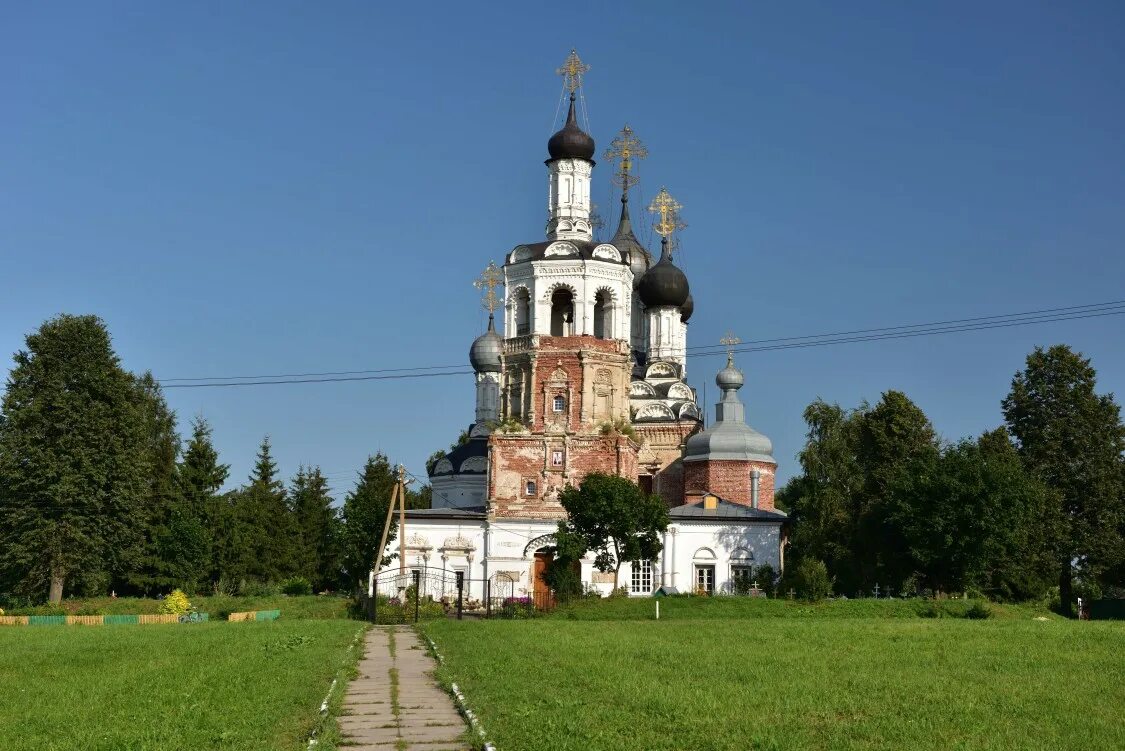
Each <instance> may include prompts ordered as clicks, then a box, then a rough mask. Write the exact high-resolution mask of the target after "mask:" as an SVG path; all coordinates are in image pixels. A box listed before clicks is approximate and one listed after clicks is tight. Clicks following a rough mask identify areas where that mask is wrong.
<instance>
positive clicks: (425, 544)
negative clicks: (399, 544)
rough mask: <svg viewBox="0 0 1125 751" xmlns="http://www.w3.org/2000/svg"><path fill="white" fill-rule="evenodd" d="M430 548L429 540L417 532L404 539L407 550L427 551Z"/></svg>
mask: <svg viewBox="0 0 1125 751" xmlns="http://www.w3.org/2000/svg"><path fill="white" fill-rule="evenodd" d="M431 547H432V546H431V545H430V541H429V539H428V538H427V537H426V536H425V535H422V534H419V533H418V532H415V533H414V534H412V535H410V537H407V538H406V549H407V550H429V549H430V548H431Z"/></svg>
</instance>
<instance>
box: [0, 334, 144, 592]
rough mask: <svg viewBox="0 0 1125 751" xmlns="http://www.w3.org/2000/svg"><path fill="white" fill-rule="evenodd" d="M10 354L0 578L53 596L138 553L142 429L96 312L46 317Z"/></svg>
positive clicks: (136, 402)
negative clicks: (24, 346)
mask: <svg viewBox="0 0 1125 751" xmlns="http://www.w3.org/2000/svg"><path fill="white" fill-rule="evenodd" d="M14 359H15V368H14V369H13V370H12V371H11V373H10V374H9V376H8V387H7V391H6V393H5V394H4V399H3V403H2V405H0V579H2V580H3V581H5V582H7V586H8V587H10V588H11V589H12V590H13V591H15V592H18V593H20V594H23V595H26V596H30V597H32V598H41V597H43V596H44V595H49V599H50V601H51V602H59V601H60V600H61V599H62V596H63V593H64V592H65V591H66V590H67V589H74V588H75V586H74V585H75V584H76V583H77V582H79V581H80V580H82V579H86V581H88V582H89V581H92V580H95V579H99V580H100V582H101V584H103V585H104V583H105V582H106V581H107V580H108V577H110V576H114V575H121V574H124V573H125V572H126V571H127V569H128V568H129V567H130V566H132V565H135V563H136V561H137V560H138V558H139V557H140V555H141V552H142V545H143V540H144V533H145V531H146V527H145V525H146V524H147V523H148V519H147V515H146V514H145V513H144V511H143V504H144V502H145V499H146V498H148V497H150V494H151V492H152V489H153V477H152V474H151V472H150V463H149V462H150V458H151V453H150V451H149V449H150V433H149V431H148V430H147V426H146V422H145V417H144V411H143V408H142V405H141V400H140V398H139V397H138V390H137V388H136V383H135V381H134V379H133V377H132V376H131V375H130V374H129V373H127V372H125V371H124V370H123V369H122V368H121V365H120V361H119V360H118V358H117V355H116V354H115V353H114V351H113V347H112V344H111V341H110V335H109V332H108V331H107V330H106V327H105V324H104V323H103V322H102V321H101V320H100V319H99V318H97V317H96V316H73V315H61V316H59V317H58V318H54V319H52V320H50V321H47V322H46V323H44V324H43V325H42V327H40V329H39V330H38V331H37V332H36V333H34V334H31V335H29V336H28V337H27V349H26V350H22V351H20V352H17V353H16V355H15V358H14Z"/></svg>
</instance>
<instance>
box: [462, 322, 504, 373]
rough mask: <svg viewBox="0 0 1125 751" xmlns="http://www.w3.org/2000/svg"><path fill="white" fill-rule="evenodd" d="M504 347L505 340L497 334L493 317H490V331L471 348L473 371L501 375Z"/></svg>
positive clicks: (478, 338)
mask: <svg viewBox="0 0 1125 751" xmlns="http://www.w3.org/2000/svg"><path fill="white" fill-rule="evenodd" d="M503 345H504V340H503V339H501V338H500V335H499V334H497V333H496V328H495V326H494V325H493V322H492V316H491V315H489V316H488V331H486V332H484V333H483V334H481V335H480V336H478V337H477V338H476V339H474V340H473V346H472V347H470V348H469V362H470V363H471V364H472V366H473V370H475V371H476V372H478V373H499V372H500V352H501V351H502V349H503Z"/></svg>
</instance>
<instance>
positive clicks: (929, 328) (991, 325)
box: [160, 300, 1125, 389]
mask: <svg viewBox="0 0 1125 751" xmlns="http://www.w3.org/2000/svg"><path fill="white" fill-rule="evenodd" d="M1122 314H1125V300H1116V301H1109V302H1101V303H1090V304H1086V305H1069V306H1063V307H1055V308H1042V309H1039V310H1031V311H1024V312H1020V313H1004V314H998V315H990V316H977V317H973V318H953V319H948V320H943V321H931V322H928V323H910V324H902V325H898V326H881V327H876V328H867V329H852V330H847V331H835V332H829V333H823V334H806V335H803V336H788V337H774V338H769V339H754V340H750V341H747V342H744V344H748V345H767V346H748V347H740V348H737V349H734V350H732V351H734V352H768V351H773V350H783V349H807V348H810V347H823V346H829V345H836V344H852V343H856V342H870V341H880V340H884V339H905V338H913V337H918V336H934V335H938V334H950V333H963V332H969V331H984V330H988V329H996V328H1010V327H1014V326H1026V325H1031V324H1036V323H1052V322H1056V321H1070V320H1079V319H1085V318H1099V317H1103V316H1112V315H1122ZM726 351H727V349H726V348H725V347H722V346H721V345H700V346H696V347H688V348H687V356H688V357H708V356H712V355H722V354H725V353H726ZM463 367H464V366H463V365H426V366H419V367H413V368H375V369H368V370H351V371H327V372H320V373H312V372H310V373H282V374H273V375H257V376H212V377H207V378H204V377H193V378H165V379H161V381H160V383H161V385H163V386H164V388H170V389H171V388H215V387H226V386H267V385H285V384H293V383H340V382H348V381H380V380H404V379H411V378H433V377H437V376H446V375H471V374H472V372H473V371H471V370H452V371H451V370H450V369H451V368H463Z"/></svg>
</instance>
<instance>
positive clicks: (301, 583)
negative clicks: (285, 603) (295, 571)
mask: <svg viewBox="0 0 1125 751" xmlns="http://www.w3.org/2000/svg"><path fill="white" fill-rule="evenodd" d="M281 593H282V594H286V595H311V594H312V583H311V582H309V580H308V579H306V578H305V577H303V576H294V577H292V578H289V579H286V580H285V581H283V582H282V583H281Z"/></svg>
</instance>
